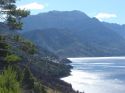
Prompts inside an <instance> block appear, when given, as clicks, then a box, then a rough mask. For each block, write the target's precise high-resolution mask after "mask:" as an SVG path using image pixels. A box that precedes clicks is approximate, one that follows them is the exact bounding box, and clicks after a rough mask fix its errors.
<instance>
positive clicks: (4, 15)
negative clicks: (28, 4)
mask: <svg viewBox="0 0 125 93" xmlns="http://www.w3.org/2000/svg"><path fill="white" fill-rule="evenodd" d="M16 1H17V0H0V20H2V21H4V23H6V24H7V25H8V26H9V28H10V29H13V30H16V29H22V26H23V23H22V22H21V19H22V18H24V17H26V16H28V15H29V14H30V11H27V10H21V9H19V8H17V6H16V5H15V3H16Z"/></svg>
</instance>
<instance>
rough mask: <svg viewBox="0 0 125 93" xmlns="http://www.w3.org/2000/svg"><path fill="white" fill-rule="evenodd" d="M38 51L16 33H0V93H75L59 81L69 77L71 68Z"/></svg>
mask: <svg viewBox="0 0 125 93" xmlns="http://www.w3.org/2000/svg"><path fill="white" fill-rule="evenodd" d="M0 29H1V28H0ZM40 50H41V51H40V52H39V48H38V47H37V46H36V45H34V44H33V43H32V42H31V41H29V40H27V39H24V38H22V37H21V36H20V35H19V34H18V33H16V32H12V31H9V30H7V29H6V32H4V31H0V71H1V72H2V73H1V74H0V86H1V87H0V88H1V90H0V91H3V90H2V89H5V90H6V91H9V92H12V91H13V92H12V93H32V92H33V93H55V92H57V93H64V92H65V93H76V92H75V91H74V90H73V89H72V87H71V85H70V84H67V83H65V82H63V81H61V80H60V78H61V77H64V76H67V75H69V73H70V69H71V66H69V65H66V64H65V62H67V61H68V60H66V59H60V58H59V57H58V56H56V55H54V54H53V53H51V52H49V51H47V50H46V49H40ZM8 80H9V81H8ZM14 91H15V92H14ZM4 93H5V92H4ZM6 93H8V92H6Z"/></svg>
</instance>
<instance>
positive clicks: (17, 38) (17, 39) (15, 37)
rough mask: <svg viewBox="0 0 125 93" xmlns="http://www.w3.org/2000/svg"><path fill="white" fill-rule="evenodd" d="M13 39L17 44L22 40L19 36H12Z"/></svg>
mask: <svg viewBox="0 0 125 93" xmlns="http://www.w3.org/2000/svg"><path fill="white" fill-rule="evenodd" d="M13 39H14V40H15V41H17V42H19V41H21V40H22V38H21V36H19V35H14V37H13Z"/></svg>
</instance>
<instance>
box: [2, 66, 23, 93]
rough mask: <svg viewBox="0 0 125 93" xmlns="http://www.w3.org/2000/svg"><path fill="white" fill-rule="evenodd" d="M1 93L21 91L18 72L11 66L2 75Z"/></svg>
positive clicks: (17, 92)
mask: <svg viewBox="0 0 125 93" xmlns="http://www.w3.org/2000/svg"><path fill="white" fill-rule="evenodd" d="M0 93H21V88H20V83H19V82H18V81H17V79H16V72H15V71H14V70H13V68H12V67H10V66H9V67H8V68H7V69H5V70H4V72H3V73H2V74H1V75H0Z"/></svg>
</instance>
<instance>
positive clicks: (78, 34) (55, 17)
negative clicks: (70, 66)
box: [23, 11, 125, 57]
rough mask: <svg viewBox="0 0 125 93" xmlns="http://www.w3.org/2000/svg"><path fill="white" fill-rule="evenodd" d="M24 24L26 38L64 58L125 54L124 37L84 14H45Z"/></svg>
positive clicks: (54, 12)
mask: <svg viewBox="0 0 125 93" xmlns="http://www.w3.org/2000/svg"><path fill="white" fill-rule="evenodd" d="M24 23H25V26H24V31H23V35H24V36H25V37H27V38H29V39H31V40H33V41H34V42H35V43H36V44H37V45H39V46H40V47H44V48H47V49H49V50H50V51H52V52H54V53H55V54H58V55H60V56H63V57H79V56H119V55H125V49H124V47H125V42H124V41H125V39H124V38H123V37H121V35H119V34H118V33H117V32H115V31H114V29H111V28H109V27H106V26H105V25H104V24H103V23H101V22H100V21H98V20H97V19H96V18H89V17H88V16H87V15H86V14H84V13H83V12H80V11H64V12H60V11H51V12H48V13H41V14H38V15H34V16H30V17H28V18H27V19H25V20H24ZM31 23H32V24H31ZM25 30H28V32H27V31H25Z"/></svg>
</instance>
